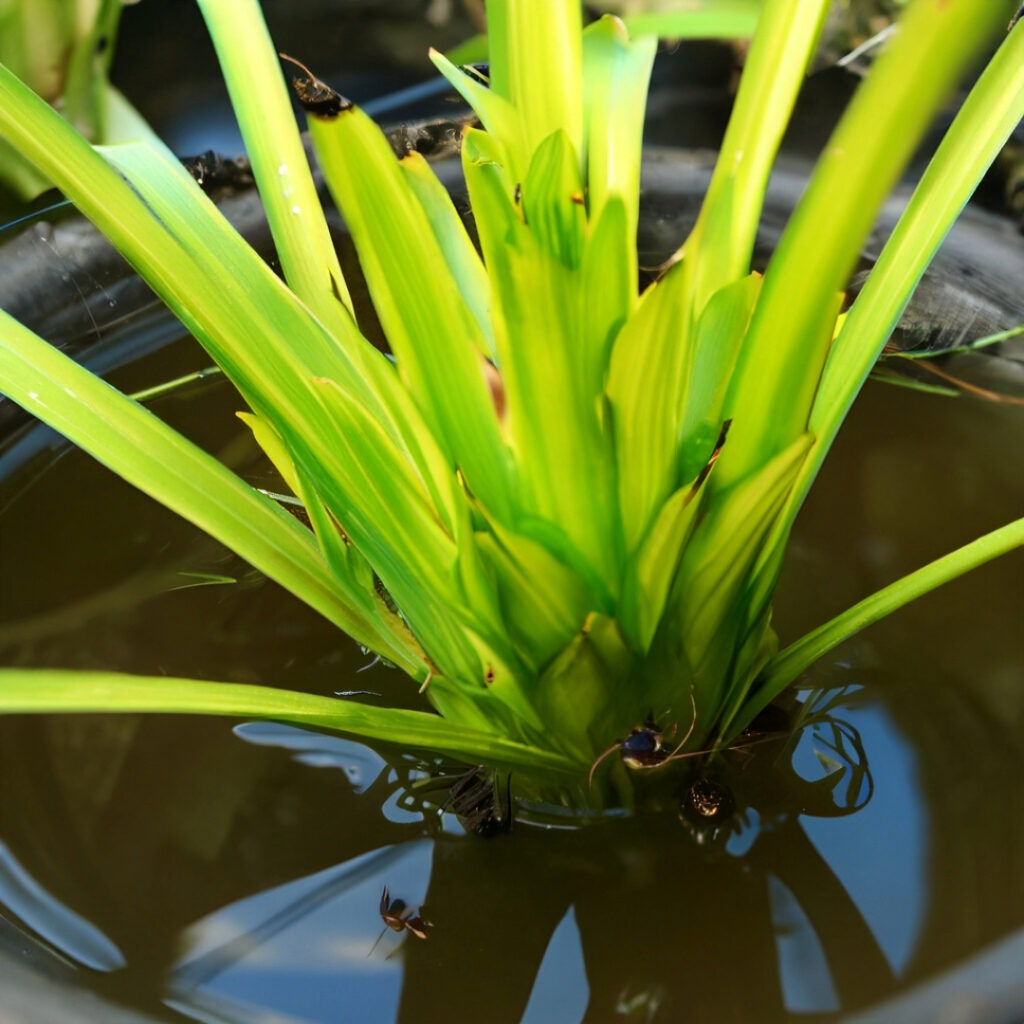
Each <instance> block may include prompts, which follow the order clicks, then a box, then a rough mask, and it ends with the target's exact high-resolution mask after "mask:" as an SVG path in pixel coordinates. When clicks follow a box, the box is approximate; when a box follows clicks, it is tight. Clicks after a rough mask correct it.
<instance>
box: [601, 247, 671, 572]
mask: <svg viewBox="0 0 1024 1024" xmlns="http://www.w3.org/2000/svg"><path fill="white" fill-rule="evenodd" d="M684 288H685V280H684V276H683V269H682V266H681V265H680V264H676V265H675V266H674V267H672V268H671V269H670V270H669V271H668V272H667V273H666V274H665V275H664V276H663V277H662V278H660V279H659V280H658V281H657V282H655V283H654V284H653V285H651V286H650V287H649V288H648V289H647V291H645V292H644V294H643V295H642V296H641V298H640V305H639V307H638V309H637V311H636V313H634V315H633V316H632V317H630V319H629V320H628V321H627V322H626V324H625V325H624V326H623V327H622V329H621V330H620V331H619V333H618V335H617V337H616V339H615V344H614V347H613V349H612V354H611V366H610V369H609V371H608V385H607V387H608V397H609V399H610V400H611V409H612V423H613V429H614V435H615V450H616V458H617V463H618V471H619V481H618V489H619V507H620V509H621V513H622V523H623V529H624V532H625V542H626V550H627V552H630V553H632V552H635V551H636V549H637V546H638V545H639V544H640V542H641V540H642V539H643V537H644V536H645V535H646V533H647V531H648V529H649V528H650V525H651V523H652V521H653V519H654V517H655V516H656V515H657V514H658V511H659V509H661V507H662V506H663V505H664V504H665V502H666V501H667V500H668V497H669V495H670V494H671V493H672V492H673V491H675V490H676V489H677V488H678V487H679V486H680V484H682V483H683V481H682V480H680V479H679V477H678V461H677V453H678V450H679V442H680V437H681V429H682V419H683V394H684V381H685V379H686V375H687V372H688V365H689V361H690V359H691V354H690V341H689V338H688V337H687V334H686V332H685V329H684V328H683V324H682V317H681V310H682V309H683V308H684V305H685V293H684V291H683V289H684Z"/></svg>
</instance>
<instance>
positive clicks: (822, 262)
mask: <svg viewBox="0 0 1024 1024" xmlns="http://www.w3.org/2000/svg"><path fill="white" fill-rule="evenodd" d="M809 2H810V0H809ZM770 9H771V0H769V5H768V6H767V7H766V10H765V16H764V22H763V24H764V23H765V22H767V19H768V12H769V10H770ZM1008 11H1009V7H1007V5H1006V4H1003V3H993V2H992V0H950V2H938V0H914V2H913V3H911V4H910V6H909V7H908V9H907V12H906V14H905V15H904V17H903V19H902V20H901V22H900V31H899V32H898V33H897V34H896V35H895V36H894V38H893V39H892V41H891V42H890V44H889V45H888V47H887V48H886V49H885V52H884V53H883V54H882V55H881V57H879V59H878V60H877V61H876V62H875V64H874V66H873V67H872V69H871V73H870V74H869V75H868V76H867V78H866V79H865V80H864V82H863V84H862V85H861V86H860V88H859V89H858V91H857V93H856V95H855V96H854V99H853V101H852V103H851V104H850V106H849V107H848V108H847V110H846V112H845V114H844V115H843V117H842V120H841V121H840V123H839V126H838V127H837V128H836V130H835V132H834V133H833V135H832V137H831V139H830V140H829V142H828V144H827V146H826V147H825V150H824V153H823V155H822V158H821V160H820V161H819V163H818V166H817V167H816V168H815V171H814V174H813V175H812V177H811V180H810V182H809V184H808V186H807V188H806V190H805V191H804V194H803V198H802V199H801V201H800V203H799V205H798V206H797V209H796V210H795V212H794V213H793V216H792V217H791V218H790V221H789V223H788V225H787V226H786V230H785V231H784V233H783V235H782V238H781V240H780V242H779V245H778V247H777V248H776V250H775V253H774V255H773V256H772V259H771V262H770V263H769V265H768V269H767V270H766V271H765V280H764V286H763V288H762V292H761V298H760V300H759V302H758V305H757V310H756V312H755V314H754V318H753V322H752V323H751V326H750V331H749V333H748V338H747V341H746V343H745V345H744V352H745V355H744V358H743V360H742V362H741V364H740V366H739V367H738V368H737V382H736V385H735V387H734V393H735V408H736V409H737V410H738V411H739V410H742V413H743V415H742V417H741V416H740V415H739V414H738V413H737V416H736V419H735V423H734V426H733V431H732V434H731V435H730V439H729V441H730V444H729V450H728V451H727V452H725V453H724V455H723V457H722V460H721V468H720V470H719V472H718V473H717V474H716V481H715V485H716V486H727V485H728V483H729V482H731V481H734V480H736V479H739V478H740V477H742V476H744V475H746V474H747V473H748V472H750V470H751V469H752V468H753V467H754V466H756V465H758V464H760V463H761V462H762V461H763V460H764V458H765V456H766V455H767V454H774V453H776V452H779V451H782V450H783V449H784V448H786V447H788V446H789V445H790V444H791V443H792V442H793V440H794V439H795V438H796V437H798V436H800V435H801V434H802V433H803V432H804V431H805V430H806V429H808V418H809V416H810V413H811V407H812V404H813V403H814V402H815V396H816V394H817V392H818V383H819V377H820V374H821V370H822V367H823V366H824V362H825V358H826V355H827V353H828V350H829V346H830V343H831V341H832V336H833V328H834V324H835V312H836V309H837V303H836V298H835V297H836V296H837V295H838V293H839V292H840V291H841V289H842V288H844V287H845V285H846V282H847V281H848V279H849V277H850V273H851V271H852V269H853V266H854V265H855V262H856V260H857V258H858V256H859V253H860V250H861V247H862V245H863V242H864V239H865V238H866V237H867V235H868V233H869V231H870V230H871V227H872V225H873V224H874V221H875V217H876V215H877V213H878V210H879V208H880V206H881V204H882V202H883V200H884V199H885V197H886V195H888V193H889V191H890V190H891V189H892V187H893V185H894V184H895V182H896V181H897V179H898V178H899V175H900V174H902V172H903V170H904V168H905V166H906V165H907V163H908V162H909V160H910V158H911V157H912V156H913V154H914V151H915V150H916V148H917V145H918V143H919V141H920V139H921V137H922V136H923V134H924V132H925V130H926V129H927V127H928V125H929V124H930V122H931V120H932V118H933V117H934V116H935V113H936V112H937V111H938V110H939V109H940V107H941V105H942V104H943V103H944V102H945V101H946V99H947V98H948V96H949V94H950V92H951V91H952V89H953V87H954V86H955V84H956V82H957V81H958V79H959V77H960V75H961V74H962V73H963V71H964V69H965V68H966V67H967V66H968V65H969V63H970V62H971V60H972V59H973V58H974V57H975V55H976V54H977V52H978V51H979V50H980V48H981V46H982V45H983V43H985V42H986V41H987V40H988V39H990V38H992V36H993V35H994V34H995V33H996V32H997V31H1000V30H1002V29H1003V28H1004V26H1005V24H1006V22H1005V18H1006V14H1007V12H1008ZM759 35H760V33H759ZM1018 53H1019V51H1018ZM772 59H773V60H775V59H777V57H776V55H773V56H772ZM848 324H849V318H848V319H847V327H844V330H845V329H848ZM766 380H769V381H771V382H772V386H771V387H769V388H766V387H765V386H764V382H765V381H766ZM779 395H785V396H786V399H785V401H783V402H780V401H779V399H778V396H779Z"/></svg>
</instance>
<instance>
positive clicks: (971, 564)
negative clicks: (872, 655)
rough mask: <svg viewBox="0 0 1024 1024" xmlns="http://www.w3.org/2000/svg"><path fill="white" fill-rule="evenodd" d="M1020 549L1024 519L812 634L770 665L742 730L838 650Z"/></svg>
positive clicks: (940, 560) (887, 589)
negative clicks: (935, 592) (929, 595)
mask: <svg viewBox="0 0 1024 1024" xmlns="http://www.w3.org/2000/svg"><path fill="white" fill-rule="evenodd" d="M1021 546H1024V519H1017V520H1014V522H1012V523H1008V524H1007V525H1006V526H1002V527H1000V528H999V529H997V530H993V531H992V532H991V533H986V534H985V535H984V536H982V537H979V538H978V539H977V540H973V541H971V542H970V543H969V544H965V545H964V546H963V547H960V548H957V549H956V551H951V552H950V553H949V554H948V555H943V556H942V557H941V558H937V559H936V560H935V561H934V562H930V563H929V564H928V565H926V566H924V567H922V568H920V569H918V570H917V571H916V572H912V573H910V574H909V575H908V576H904V577H903V578H902V579H899V580H897V581H896V582H895V583H890V584H889V586H887V587H884V588H883V589H882V590H879V591H877V592H876V593H874V594H872V595H871V596H870V597H867V598H865V599H864V600H863V601H860V602H859V603H857V604H855V605H854V606H853V607H852V608H848V609H847V610H846V611H845V612H842V613H841V614H840V615H837V616H836V617H835V618H834V619H830V620H829V621H828V622H826V623H825V624H824V625H821V626H819V627H818V628H817V629H815V630H812V631H811V632H810V633H808V634H807V635H806V636H803V637H801V638H800V639H799V640H797V641H795V642H794V643H792V644H790V645H789V646H788V647H787V648H785V650H782V651H780V652H779V653H778V654H777V655H776V656H775V657H774V658H772V659H771V661H770V662H769V663H768V666H767V668H766V670H765V672H764V675H763V676H762V679H761V684H760V687H759V689H758V690H757V692H756V693H755V694H754V696H753V697H752V698H751V700H750V702H749V703H748V704H747V706H746V707H745V708H744V711H743V722H741V723H739V724H740V725H743V724H745V723H746V722H749V721H750V719H751V718H753V717H754V715H756V714H757V712H758V711H759V710H760V709H761V708H763V707H765V706H766V705H767V704H769V703H770V702H771V701H772V700H773V699H774V698H775V697H776V696H778V694H779V693H780V692H781V691H782V690H783V689H785V687H787V686H788V685H789V684H790V683H791V682H793V680H795V679H796V678H797V677H798V676H799V675H800V673H802V672H803V671H804V670H805V669H807V668H809V667H810V666H811V665H813V664H814V662H816V661H817V660H818V659H819V658H820V657H821V656H822V655H823V654H827V653H828V652H829V651H830V650H832V648H833V647H835V646H836V645H837V644H840V643H842V642H843V641H844V640H846V639H847V638H849V637H851V636H853V635H854V634H855V633H858V632H860V630H862V629H865V628H867V627H868V626H870V625H872V623H875V622H878V621H879V619H884V618H885V617H886V616H887V615H891V614H892V613H893V612H894V611H896V610H897V609H899V608H902V607H903V606H904V605H905V604H909V603H910V602H911V601H915V600H917V598H919V597H921V596H922V595H924V594H927V593H928V592H929V591H931V590H934V589H935V588H936V587H939V586H941V585H942V584H943V583H948V582H949V581H950V580H954V579H956V578H957V577H958V576H962V575H963V574H964V573H967V572H970V571H971V570H972V569H976V568H977V567H978V566H980V565H984V564H985V563H986V562H990V561H991V560H992V559H993V558H998V557H999V556H1000V555H1004V554H1006V553H1007V552H1008V551H1012V550H1013V549H1014V548H1018V547H1021Z"/></svg>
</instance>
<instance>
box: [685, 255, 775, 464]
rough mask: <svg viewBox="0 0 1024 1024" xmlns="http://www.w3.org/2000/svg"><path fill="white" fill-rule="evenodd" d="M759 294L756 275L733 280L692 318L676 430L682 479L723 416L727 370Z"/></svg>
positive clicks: (707, 449)
mask: <svg viewBox="0 0 1024 1024" xmlns="http://www.w3.org/2000/svg"><path fill="white" fill-rule="evenodd" d="M760 292H761V276H760V274H750V275H748V276H747V277H744V278H741V279H740V280H739V281H733V282H732V283H731V284H727V285H725V286H723V287H722V288H720V289H719V290H718V291H717V292H715V294H714V295H712V296H711V298H710V300H709V301H708V303H707V305H706V306H705V307H704V311H703V313H701V315H700V318H699V320H698V321H697V329H696V331H695V340H694V355H693V367H692V369H691V371H690V379H689V382H688V384H687V387H686V402H685V408H684V413H683V422H682V427H681V429H680V433H681V435H682V438H683V447H682V451H681V453H680V466H681V477H682V479H684V480H691V479H693V477H695V476H696V475H697V474H698V473H699V472H700V470H701V468H702V467H703V466H704V464H705V462H707V459H708V456H709V454H710V453H711V451H712V449H713V448H714V445H715V441H716V439H717V438H718V434H719V431H720V430H721V427H722V421H723V419H724V418H725V416H726V413H725V402H726V396H727V393H728V389H729V382H730V379H731V376H732V370H733V367H734V366H735V365H736V361H737V358H738V356H739V353H740V349H741V347H742V345H743V339H744V338H745V337H746V333H747V327H748V326H749V324H750V317H751V314H752V313H753V310H754V307H755V304H756V303H757V298H758V296H759V295H760Z"/></svg>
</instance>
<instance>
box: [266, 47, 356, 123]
mask: <svg viewBox="0 0 1024 1024" xmlns="http://www.w3.org/2000/svg"><path fill="white" fill-rule="evenodd" d="M279 56H280V58H281V59H282V60H286V61H288V63H289V64H292V65H294V66H295V67H296V68H298V69H299V72H300V74H298V75H295V77H294V78H292V89H294V90H295V96H296V98H297V99H298V101H299V103H300V104H301V105H302V109H303V110H305V111H306V113H307V114H311V115H312V116H313V117H320V118H323V119H324V120H327V121H331V120H333V119H334V118H336V117H337V116H338V115H339V114H342V113H344V112H345V111H346V110H350V109H351V108H352V106H353V104H352V101H351V100H350V99H346V98H345V97H344V96H342V95H341V93H340V92H338V91H337V90H336V89H332V88H331V87H330V86H329V85H328V84H327V83H326V82H324V81H323V80H321V79H319V78H317V77H316V75H314V74H313V72H312V71H310V70H309V68H307V67H306V66H305V64H302V63H300V62H299V61H297V60H296V59H295V58H294V57H289V56H288V54H286V53H282V54H279Z"/></svg>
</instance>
